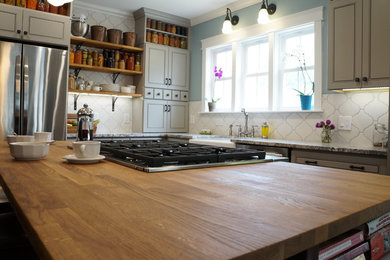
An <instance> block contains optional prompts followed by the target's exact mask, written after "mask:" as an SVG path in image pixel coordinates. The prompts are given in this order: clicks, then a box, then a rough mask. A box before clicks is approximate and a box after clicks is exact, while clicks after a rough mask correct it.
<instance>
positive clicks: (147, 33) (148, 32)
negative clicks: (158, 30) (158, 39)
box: [146, 31, 152, 42]
mask: <svg viewBox="0 0 390 260" xmlns="http://www.w3.org/2000/svg"><path fill="white" fill-rule="evenodd" d="M146 41H147V42H152V32H151V31H146Z"/></svg>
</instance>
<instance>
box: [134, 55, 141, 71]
mask: <svg viewBox="0 0 390 260" xmlns="http://www.w3.org/2000/svg"><path fill="white" fill-rule="evenodd" d="M134 67H135V71H141V55H140V54H139V53H138V54H137V56H136V57H135V66H134Z"/></svg>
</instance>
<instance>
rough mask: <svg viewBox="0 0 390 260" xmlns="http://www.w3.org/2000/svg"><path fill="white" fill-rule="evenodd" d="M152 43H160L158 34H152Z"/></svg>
mask: <svg viewBox="0 0 390 260" xmlns="http://www.w3.org/2000/svg"><path fill="white" fill-rule="evenodd" d="M152 43H156V44H157V43H158V35H157V33H156V32H153V33H152Z"/></svg>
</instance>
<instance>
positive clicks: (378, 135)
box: [372, 123, 387, 147]
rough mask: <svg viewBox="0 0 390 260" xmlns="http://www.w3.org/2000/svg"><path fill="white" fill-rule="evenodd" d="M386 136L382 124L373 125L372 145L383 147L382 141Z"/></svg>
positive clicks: (384, 127)
mask: <svg viewBox="0 0 390 260" xmlns="http://www.w3.org/2000/svg"><path fill="white" fill-rule="evenodd" d="M386 135H387V129H386V125H384V124H379V123H378V124H375V125H374V131H373V136H372V139H373V145H374V146H377V147H382V146H383V141H384V140H385V139H386Z"/></svg>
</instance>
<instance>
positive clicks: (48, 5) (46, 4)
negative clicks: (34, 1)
mask: <svg viewBox="0 0 390 260" xmlns="http://www.w3.org/2000/svg"><path fill="white" fill-rule="evenodd" d="M43 2H44V4H43V8H44V11H45V12H49V11H50V4H49V2H48V1H47V0H43Z"/></svg>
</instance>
